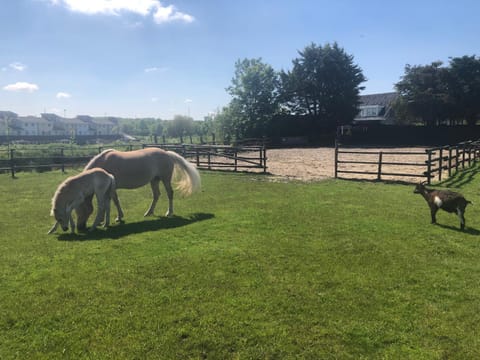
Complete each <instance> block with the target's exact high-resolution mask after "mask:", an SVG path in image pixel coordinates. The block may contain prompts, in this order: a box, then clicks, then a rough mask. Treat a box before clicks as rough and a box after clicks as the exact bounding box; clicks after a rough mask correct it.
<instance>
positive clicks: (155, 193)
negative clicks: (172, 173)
mask: <svg viewBox="0 0 480 360" xmlns="http://www.w3.org/2000/svg"><path fill="white" fill-rule="evenodd" d="M158 184H159V180H158V179H153V180H152V181H150V186H151V188H152V196H153V199H152V203H151V204H150V207H149V208H148V210H147V212H146V213H145V215H143V216H149V215H153V212H154V210H155V206H156V205H157V201H158V198H159V197H160V189H159V187H158Z"/></svg>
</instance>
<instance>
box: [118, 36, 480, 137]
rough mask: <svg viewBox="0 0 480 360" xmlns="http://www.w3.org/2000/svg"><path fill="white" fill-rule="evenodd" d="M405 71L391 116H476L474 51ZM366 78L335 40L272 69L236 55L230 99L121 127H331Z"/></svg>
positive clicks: (479, 103)
mask: <svg viewBox="0 0 480 360" xmlns="http://www.w3.org/2000/svg"><path fill="white" fill-rule="evenodd" d="M404 70H405V72H404V75H403V76H402V77H401V79H400V81H399V82H398V83H396V84H394V85H395V88H396V90H397V92H398V94H399V96H398V98H397V100H396V102H395V104H394V105H393V109H394V112H395V114H396V119H397V121H398V123H400V124H411V123H423V124H425V125H427V126H434V125H440V124H445V123H448V124H461V123H464V122H465V123H468V124H475V123H476V121H477V120H478V118H479V115H480V58H478V57H476V56H475V55H473V56H463V57H458V58H451V59H450V62H449V64H448V66H443V64H442V62H439V61H437V62H433V63H431V64H429V65H416V66H411V65H406V66H405V69H404ZM366 80H367V79H366V77H365V76H364V74H363V72H362V69H361V68H360V67H359V66H358V65H357V64H355V63H354V57H353V55H351V54H348V53H347V52H346V51H345V50H344V49H343V48H341V47H340V46H339V45H338V44H337V43H333V44H330V43H327V44H325V45H323V46H320V45H317V44H315V43H311V44H310V45H308V46H306V47H305V48H304V49H303V50H301V51H298V56H297V57H296V58H294V59H293V60H292V65H291V69H289V70H283V69H282V70H279V71H277V70H275V69H274V68H273V67H272V66H271V65H269V64H267V63H265V62H264V61H263V60H262V58H254V59H239V60H237V62H236V63H235V71H234V75H233V78H232V80H231V84H230V86H228V87H227V88H226V91H227V92H228V94H230V95H231V101H230V102H229V104H227V105H226V106H225V107H223V108H222V109H221V110H219V111H218V113H216V114H215V115H210V116H207V117H205V119H204V121H193V119H192V118H190V117H187V116H182V115H176V116H175V118H174V119H173V121H171V120H169V121H162V120H155V119H142V120H138V121H136V122H132V121H123V122H121V123H120V127H121V131H123V132H125V133H129V134H134V135H165V136H170V137H182V136H192V135H199V136H209V135H211V134H216V135H217V138H218V139H221V140H223V141H227V142H229V141H231V140H235V139H244V138H258V137H265V136H267V137H268V136H272V135H273V134H275V135H279V132H283V133H282V134H280V135H281V136H289V133H295V131H296V130H298V128H300V127H301V128H302V131H305V132H309V131H310V132H315V131H319V129H326V128H328V129H335V128H336V127H337V126H339V125H346V124H350V123H351V122H352V121H353V119H354V117H355V116H356V115H357V113H358V109H359V105H360V92H361V91H362V90H363V89H364V86H362V84H363V83H364V82H365V81H366ZM286 119H287V120H286ZM299 119H301V120H299ZM305 119H308V121H307V122H306V121H305ZM306 123H307V124H308V125H307V126H304V125H305V124H306ZM300 124H302V126H300ZM295 128H297V129H295ZM279 129H281V130H279ZM297 132H298V131H297ZM304 135H308V134H304Z"/></svg>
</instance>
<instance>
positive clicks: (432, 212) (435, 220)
mask: <svg viewBox="0 0 480 360" xmlns="http://www.w3.org/2000/svg"><path fill="white" fill-rule="evenodd" d="M437 211H438V208H437V207H434V206H432V207H430V215H431V216H432V224H436V223H437V218H436V214H437Z"/></svg>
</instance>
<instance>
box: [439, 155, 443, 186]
mask: <svg viewBox="0 0 480 360" xmlns="http://www.w3.org/2000/svg"><path fill="white" fill-rule="evenodd" d="M442 172H443V147H441V148H440V157H439V158H438V181H442Z"/></svg>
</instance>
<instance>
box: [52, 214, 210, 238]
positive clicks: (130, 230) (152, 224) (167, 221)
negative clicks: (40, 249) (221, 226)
mask: <svg viewBox="0 0 480 360" xmlns="http://www.w3.org/2000/svg"><path fill="white" fill-rule="evenodd" d="M214 217H215V215H213V214H206V213H195V214H192V215H190V216H187V217H182V216H172V217H168V218H167V217H160V216H159V217H156V218H155V219H151V220H150V219H149V220H144V221H138V222H132V223H120V224H114V225H113V226H110V227H109V228H107V229H102V228H99V229H96V230H94V231H86V232H80V233H74V234H72V233H64V234H60V235H59V236H58V240H60V241H88V240H116V239H120V238H122V237H124V236H127V235H131V234H139V233H143V232H150V231H157V230H164V229H173V228H178V227H182V226H187V225H190V224H193V223H196V222H199V221H204V220H209V219H213V218H214Z"/></svg>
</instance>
